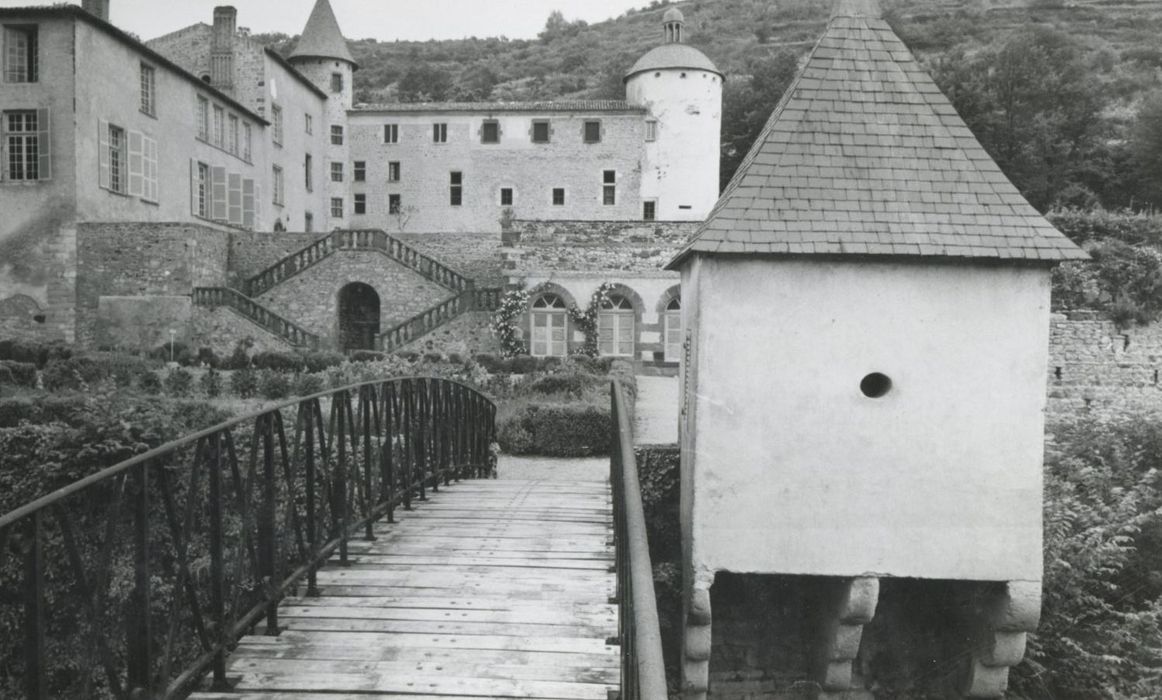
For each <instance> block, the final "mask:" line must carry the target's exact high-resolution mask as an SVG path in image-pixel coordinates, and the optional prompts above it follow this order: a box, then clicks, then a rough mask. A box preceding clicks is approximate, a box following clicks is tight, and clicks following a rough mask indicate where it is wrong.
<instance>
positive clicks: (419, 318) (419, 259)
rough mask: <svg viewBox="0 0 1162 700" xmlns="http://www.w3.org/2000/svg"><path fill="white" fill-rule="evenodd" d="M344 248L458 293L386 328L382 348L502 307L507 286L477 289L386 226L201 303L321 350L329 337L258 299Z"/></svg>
mask: <svg viewBox="0 0 1162 700" xmlns="http://www.w3.org/2000/svg"><path fill="white" fill-rule="evenodd" d="M344 251H377V252H380V253H382V254H383V255H384V256H386V257H387V258H389V259H391V260H393V261H395V262H396V263H399V264H400V265H403V266H405V267H407V268H409V269H411V270H414V271H415V272H417V273H419V274H420V275H422V276H423V277H424V278H426V279H428V280H430V281H432V282H434V283H435V284H438V285H440V286H441V287H444V288H445V289H448V290H449V291H450V292H452V295H451V296H449V297H448V298H446V299H443V300H442V301H440V302H439V303H437V304H435V305H433V306H432V307H430V308H428V309H425V310H424V311H421V312H420V313H418V314H416V315H414V316H412V317H411V318H409V319H407V320H405V321H402V322H400V323H398V324H396V325H394V326H392V327H390V328H388V329H386V330H384V331H382V332H381V333H380V334H379V335H378V337H377V346H378V347H379V349H380V350H382V351H384V352H393V351H395V350H399V349H401V348H403V347H405V346H407V345H408V344H410V343H412V342H414V341H416V340H419V339H420V338H422V337H423V336H425V335H427V334H428V333H431V332H432V331H434V330H436V329H437V328H440V327H441V326H443V325H444V324H446V323H448V322H449V321H452V320H453V319H455V318H457V317H459V316H460V315H462V314H464V313H467V312H469V311H493V310H495V309H496V308H498V307H499V306H500V298H501V295H502V294H503V290H502V289H499V288H489V289H477V288H476V283H475V281H474V280H472V279H470V278H468V277H465V276H464V275H462V274H460V273H458V272H456V271H455V270H453V269H452V268H450V267H448V266H446V265H444V264H443V263H441V262H439V261H438V260H436V259H434V258H432V257H430V256H428V255H425V254H423V253H421V252H419V251H418V250H416V249H415V248H412V247H411V246H409V245H407V244H406V243H404V242H403V241H400V240H399V239H397V238H394V237H392V236H391V235H389V234H387V233H386V232H384V231H380V230H350V231H335V232H333V233H331V234H329V235H327V236H325V237H323V238H320V239H318V240H317V241H315V242H313V243H311V244H310V245H308V246H305V247H303V248H302V249H300V250H297V251H295V252H293V253H291V254H290V255H287V256H286V257H284V258H282V259H281V260H279V261H278V262H276V263H274V264H273V265H271V266H270V267H268V268H266V269H265V270H263V271H262V272H260V273H258V274H257V275H254V276H253V277H251V278H250V279H248V280H246V281H245V282H244V283H243V291H239V290H236V289H233V288H229V287H199V288H197V289H195V290H194V293H193V303H194V305H195V306H201V307H207V308H214V307H226V308H229V309H231V310H233V311H234V312H236V313H238V314H239V315H240V316H242V317H243V318H245V319H247V320H248V321H250V322H251V323H254V324H255V325H257V326H259V327H260V328H262V329H264V330H266V331H268V332H270V333H272V334H274V335H275V336H277V337H279V338H280V339H282V340H283V341H284V342H286V343H287V344H288V345H290V346H291V347H293V348H296V349H317V348H319V347H321V346H322V345H323V339H322V338H320V337H319V336H318V335H316V334H314V333H311V332H310V331H307V330H305V329H304V328H302V327H301V326H299V325H297V324H295V323H294V322H292V321H289V320H287V319H286V318H283V317H282V316H281V315H279V314H278V313H276V312H275V311H273V310H271V309H270V308H269V307H267V306H265V305H263V304H262V303H261V302H260V301H258V298H259V297H260V296H262V294H264V293H265V292H268V291H270V290H271V289H273V288H274V287H276V286H278V285H279V284H281V283H283V282H285V281H286V280H289V279H291V278H292V277H294V276H296V275H299V274H301V273H303V272H304V271H306V270H308V269H310V268H312V267H314V266H315V265H317V264H319V263H320V262H322V261H323V260H326V259H327V258H329V257H331V256H333V255H337V254H341V253H342V252H344Z"/></svg>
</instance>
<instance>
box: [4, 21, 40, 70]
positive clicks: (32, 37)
mask: <svg viewBox="0 0 1162 700" xmlns="http://www.w3.org/2000/svg"><path fill="white" fill-rule="evenodd" d="M39 35H40V31H39V29H38V27H37V26H36V25H35V24H32V25H20V26H5V27H4V82H6V83H35V82H37V81H38V80H40V65H39V60H38V54H39V51H38V44H39V43H40V41H39Z"/></svg>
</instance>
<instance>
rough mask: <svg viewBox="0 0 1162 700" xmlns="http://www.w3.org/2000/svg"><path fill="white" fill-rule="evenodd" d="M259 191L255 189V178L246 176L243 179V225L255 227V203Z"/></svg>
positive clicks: (244, 226)
mask: <svg viewBox="0 0 1162 700" xmlns="http://www.w3.org/2000/svg"><path fill="white" fill-rule="evenodd" d="M257 195H258V193H257V192H256V191H255V187H254V180H252V179H251V178H246V179H244V180H243V181H242V227H243V228H247V229H251V230H253V229H254V219H255V216H254V213H255V212H254V205H255V204H256V202H257Z"/></svg>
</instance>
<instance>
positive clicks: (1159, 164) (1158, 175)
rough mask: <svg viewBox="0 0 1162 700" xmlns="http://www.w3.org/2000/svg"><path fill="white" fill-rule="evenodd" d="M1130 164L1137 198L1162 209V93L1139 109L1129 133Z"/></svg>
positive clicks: (1158, 93)
mask: <svg viewBox="0 0 1162 700" xmlns="http://www.w3.org/2000/svg"><path fill="white" fill-rule="evenodd" d="M1130 161H1131V164H1132V167H1133V170H1134V173H1135V175H1136V176H1137V177H1136V180H1137V190H1138V196H1139V197H1140V198H1141V200H1142V201H1143V202H1145V203H1148V204H1150V205H1151V206H1154V207H1162V92H1155V93H1153V94H1151V95H1149V96H1148V97H1147V98H1146V99H1145V100H1143V102H1142V106H1141V107H1140V108H1139V109H1138V118H1137V120H1135V122H1134V127H1133V130H1132V131H1131V133H1130Z"/></svg>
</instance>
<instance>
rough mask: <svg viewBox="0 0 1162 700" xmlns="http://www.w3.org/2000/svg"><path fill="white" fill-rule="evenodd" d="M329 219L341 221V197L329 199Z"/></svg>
mask: <svg viewBox="0 0 1162 700" xmlns="http://www.w3.org/2000/svg"><path fill="white" fill-rule="evenodd" d="M331 218H332V219H342V218H343V198H342V197H331Z"/></svg>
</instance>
